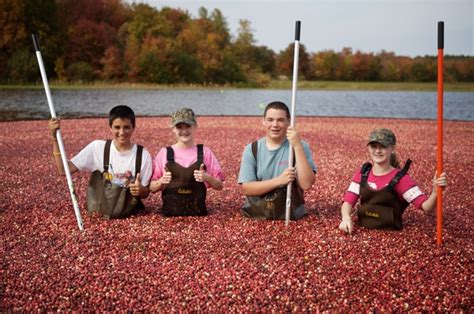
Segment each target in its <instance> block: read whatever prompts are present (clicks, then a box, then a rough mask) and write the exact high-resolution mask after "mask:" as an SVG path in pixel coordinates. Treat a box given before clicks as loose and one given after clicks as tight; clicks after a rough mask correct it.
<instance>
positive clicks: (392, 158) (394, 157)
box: [390, 152, 400, 169]
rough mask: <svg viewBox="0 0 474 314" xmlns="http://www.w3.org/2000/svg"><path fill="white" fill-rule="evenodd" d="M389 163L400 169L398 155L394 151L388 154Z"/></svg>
mask: <svg viewBox="0 0 474 314" xmlns="http://www.w3.org/2000/svg"><path fill="white" fill-rule="evenodd" d="M390 165H391V166H392V167H394V168H398V169H400V161H399V160H398V156H397V154H395V152H392V153H391V154H390Z"/></svg>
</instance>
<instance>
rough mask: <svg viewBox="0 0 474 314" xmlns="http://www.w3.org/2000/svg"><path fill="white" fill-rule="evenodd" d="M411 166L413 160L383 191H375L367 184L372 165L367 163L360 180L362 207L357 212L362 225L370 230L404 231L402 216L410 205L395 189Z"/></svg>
mask: <svg viewBox="0 0 474 314" xmlns="http://www.w3.org/2000/svg"><path fill="white" fill-rule="evenodd" d="M410 164H411V160H410V159H408V160H407V162H406V163H405V166H404V167H403V169H402V170H400V171H399V172H398V173H397V174H396V175H395V177H394V178H393V179H392V180H390V182H389V184H388V185H387V186H386V187H384V188H383V189H381V190H374V189H372V188H371V187H369V185H368V184H367V178H368V176H369V172H370V169H371V168H372V165H371V164H370V163H365V164H364V165H363V166H362V169H361V180H360V203H361V207H360V208H359V209H358V210H357V219H358V222H359V224H360V225H362V226H364V227H366V228H370V229H386V230H401V229H402V227H403V224H402V215H403V212H404V211H405V209H406V208H407V207H408V205H410V204H409V203H408V202H407V201H405V200H404V199H400V198H399V197H398V195H397V193H396V191H395V190H394V187H395V185H396V184H397V183H398V181H400V179H401V178H402V177H403V176H404V175H405V174H406V173H407V171H408V169H409V168H410Z"/></svg>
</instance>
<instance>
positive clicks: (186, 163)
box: [150, 108, 225, 216]
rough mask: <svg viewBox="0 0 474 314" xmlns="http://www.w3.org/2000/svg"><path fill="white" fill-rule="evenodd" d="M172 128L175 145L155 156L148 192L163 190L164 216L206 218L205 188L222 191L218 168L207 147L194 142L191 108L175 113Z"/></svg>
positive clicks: (195, 123) (222, 176)
mask: <svg viewBox="0 0 474 314" xmlns="http://www.w3.org/2000/svg"><path fill="white" fill-rule="evenodd" d="M171 126H172V131H173V133H174V135H175V136H176V143H175V144H174V145H172V146H170V147H164V148H162V149H161V150H160V151H159V152H158V154H157V155H156V157H155V159H154V161H153V175H152V178H151V180H152V181H151V183H150V191H151V192H157V191H162V197H163V213H164V214H165V215H167V216H192V215H205V214H207V209H206V205H205V198H206V189H207V188H209V187H211V188H213V189H216V190H222V188H223V184H222V182H223V181H224V179H225V178H224V174H223V172H222V169H221V166H220V164H219V161H218V160H217V158H216V156H215V155H214V154H213V153H212V151H211V150H210V149H209V148H208V147H205V146H203V145H197V144H196V143H195V141H194V133H195V132H196V129H197V122H196V116H195V114H194V112H193V110H192V109H188V108H183V109H180V110H177V111H176V112H174V113H173V114H172V115H171Z"/></svg>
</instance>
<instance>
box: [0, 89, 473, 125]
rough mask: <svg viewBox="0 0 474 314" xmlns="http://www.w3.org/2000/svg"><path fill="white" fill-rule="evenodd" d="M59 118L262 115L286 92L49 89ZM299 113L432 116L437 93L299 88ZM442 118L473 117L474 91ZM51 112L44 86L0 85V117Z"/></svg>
mask: <svg viewBox="0 0 474 314" xmlns="http://www.w3.org/2000/svg"><path fill="white" fill-rule="evenodd" d="M51 93H52V98H53V102H54V105H55V109H56V113H57V115H58V116H60V117H96V116H106V115H107V114H108V112H109V110H110V109H111V108H112V107H113V106H116V105H128V106H130V107H132V108H133V109H134V110H135V112H136V113H137V115H141V116H160V115H168V114H169V113H170V112H172V111H174V110H176V109H177V108H180V107H191V108H193V109H194V111H195V112H196V113H197V114H198V115H225V116H228V115H244V116H246V115H252V116H253V115H261V114H262V112H263V107H264V105H265V104H267V103H269V102H271V101H274V100H281V101H283V102H285V103H286V104H288V105H290V102H291V91H287V90H262V89H225V90H219V89H212V90H126V89H120V90H113V89H105V90H53V91H52V92H51ZM296 103H297V104H296V114H297V115H300V116H352V117H386V118H407V119H415V118H416V119H436V115H437V112H436V110H437V94H436V92H406V91H401V92H380V91H307V90H302V91H298V93H297V97H296ZM444 104H445V106H444V117H445V119H448V120H469V121H474V93H466V92H462V93H459V92H456V93H453V92H446V93H445V94H444ZM49 117H50V113H49V107H48V105H47V102H46V95H45V93H44V90H39V89H36V90H0V120H28V119H47V118H49Z"/></svg>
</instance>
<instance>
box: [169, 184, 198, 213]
mask: <svg viewBox="0 0 474 314" xmlns="http://www.w3.org/2000/svg"><path fill="white" fill-rule="evenodd" d="M162 193H163V194H162V196H163V215H165V216H205V215H207V208H206V190H205V188H204V191H203V192H200V191H199V190H193V186H191V185H183V186H179V187H166V188H165V189H164V190H163V192H162Z"/></svg>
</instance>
